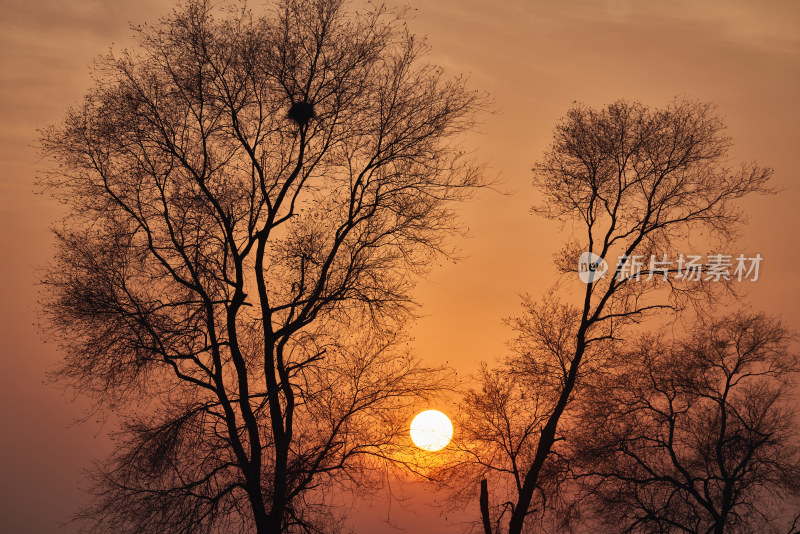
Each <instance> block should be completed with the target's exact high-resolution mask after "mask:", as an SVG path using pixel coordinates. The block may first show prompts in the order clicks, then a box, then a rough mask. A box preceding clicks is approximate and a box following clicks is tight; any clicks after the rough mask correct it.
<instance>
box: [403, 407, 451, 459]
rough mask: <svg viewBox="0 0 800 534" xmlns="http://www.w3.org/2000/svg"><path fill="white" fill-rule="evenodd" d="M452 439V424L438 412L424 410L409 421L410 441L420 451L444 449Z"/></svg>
mask: <svg viewBox="0 0 800 534" xmlns="http://www.w3.org/2000/svg"><path fill="white" fill-rule="evenodd" d="M452 438H453V424H452V423H451V422H450V419H448V418H447V416H446V415H445V414H443V413H442V412H440V411H438V410H425V411H424V412H421V413H419V414H417V416H416V417H414V420H413V421H411V441H413V442H414V445H416V446H417V447H419V448H420V449H422V450H426V451H438V450H441V449H444V448H445V447H447V444H448V443H450V440H451V439H452Z"/></svg>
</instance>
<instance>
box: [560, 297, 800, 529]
mask: <svg viewBox="0 0 800 534" xmlns="http://www.w3.org/2000/svg"><path fill="white" fill-rule="evenodd" d="M790 340H791V337H790V335H789V333H788V332H787V331H786V329H785V328H784V327H783V326H782V325H781V324H780V323H779V322H778V321H776V320H774V319H770V318H768V317H766V316H764V315H761V314H758V315H756V314H750V313H742V312H740V313H737V314H735V315H731V316H726V317H720V318H717V319H716V320H713V321H711V322H708V323H701V324H698V325H697V326H696V327H695V328H694V329H693V331H692V332H691V334H690V335H689V336H687V338H686V339H683V340H674V341H673V340H670V339H666V338H665V337H664V335H663V334H662V335H646V336H643V337H642V338H641V339H640V340H639V342H638V343H636V344H635V346H633V347H632V348H631V349H629V350H626V351H625V352H624V353H622V354H618V355H616V357H615V358H614V359H613V360H614V361H615V362H616V365H615V366H613V368H612V369H609V370H608V372H606V373H605V375H604V378H603V379H602V380H599V381H598V382H597V385H596V387H594V388H593V395H591V396H587V397H586V399H585V400H584V402H582V403H581V405H580V416H579V417H578V422H577V424H576V425H575V427H574V432H570V437H571V438H572V439H570V440H569V441H570V442H571V447H573V448H574V450H573V455H572V456H573V458H574V462H573V463H572V468H573V469H575V470H576V471H577V472H578V473H580V476H581V477H583V478H584V490H585V491H586V493H587V494H588V495H589V497H588V502H589V503H590V506H589V507H590V509H591V511H592V512H593V513H592V514H591V517H593V518H594V520H595V521H597V522H598V523H599V524H601V525H604V526H605V527H606V528H611V529H612V530H613V531H614V532H693V533H695V532H698V533H700V532H705V533H709V534H710V533H714V534H722V533H723V532H764V533H768V532H774V533H782V534H785V533H787V532H792V531H793V532H797V528H798V526H799V525H798V524H797V520H798V517H800V445H799V444H800V439H799V438H800V432H798V427H797V423H798V421H797V410H796V398H795V397H794V396H793V395H792V389H791V386H793V385H794V384H793V383H792V382H793V380H795V379H796V378H797V373H798V371H800V365H799V363H800V362H799V361H798V357H797V355H796V354H794V353H792V352H791V351H790V348H789V342H790ZM787 516H788V517H787ZM792 519H794V522H795V524H794V525H793V526H792V527H790V528H789V529H788V530H787V526H788V523H791V521H792ZM784 521H786V522H784Z"/></svg>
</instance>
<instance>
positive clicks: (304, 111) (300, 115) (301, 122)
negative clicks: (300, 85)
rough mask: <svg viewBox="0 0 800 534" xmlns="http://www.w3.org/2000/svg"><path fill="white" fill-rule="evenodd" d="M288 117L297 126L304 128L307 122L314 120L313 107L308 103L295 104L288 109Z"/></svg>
mask: <svg viewBox="0 0 800 534" xmlns="http://www.w3.org/2000/svg"><path fill="white" fill-rule="evenodd" d="M288 117H289V118H290V119H292V120H293V121H294V122H296V123H297V125H298V126H305V125H306V124H308V121H310V120H311V119H313V118H314V106H313V105H312V104H309V103H308V102H295V103H294V104H292V107H290V108H289V114H288Z"/></svg>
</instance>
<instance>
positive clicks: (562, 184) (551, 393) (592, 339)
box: [465, 99, 771, 534]
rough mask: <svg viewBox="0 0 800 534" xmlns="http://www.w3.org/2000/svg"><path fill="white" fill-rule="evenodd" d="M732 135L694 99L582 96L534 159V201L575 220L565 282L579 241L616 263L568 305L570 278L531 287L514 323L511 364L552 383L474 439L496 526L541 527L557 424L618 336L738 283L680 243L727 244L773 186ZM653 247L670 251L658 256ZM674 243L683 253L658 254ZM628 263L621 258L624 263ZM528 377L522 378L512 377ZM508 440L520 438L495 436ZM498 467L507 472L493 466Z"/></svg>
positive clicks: (514, 530) (564, 256) (562, 261)
mask: <svg viewBox="0 0 800 534" xmlns="http://www.w3.org/2000/svg"><path fill="white" fill-rule="evenodd" d="M730 146H731V142H730V139H729V138H728V137H727V136H725V133H724V125H723V123H722V121H721V120H720V119H719V117H718V116H717V114H716V112H715V110H714V107H713V106H711V105H709V104H704V103H700V102H694V101H690V100H685V99H681V100H676V101H674V102H672V103H670V104H669V105H668V106H666V107H665V108H663V109H650V108H648V107H646V106H644V105H642V104H640V103H631V102H625V101H618V102H615V103H613V104H611V105H609V106H607V107H605V108H602V109H599V110H595V109H591V108H587V107H585V106H582V105H576V106H574V107H573V108H572V109H570V110H569V112H568V113H567V115H566V117H565V118H564V119H563V120H562V121H561V123H560V124H559V125H558V126H557V127H556V129H555V132H554V137H553V142H552V145H551V146H550V148H549V149H548V150H547V152H546V153H545V155H544V157H543V159H542V160H541V161H540V162H539V163H537V164H536V165H535V166H534V169H533V170H534V175H535V182H534V183H535V185H536V186H537V188H538V189H539V191H540V193H541V195H542V201H541V203H540V204H539V205H538V206H537V207H535V208H534V211H535V212H536V213H538V214H540V215H543V216H545V217H547V218H549V219H553V220H557V221H560V222H562V223H563V224H564V225H565V226H568V227H569V228H570V229H571V230H572V236H571V238H570V240H569V241H568V242H567V244H566V246H565V247H564V249H563V250H561V251H560V252H559V253H558V254H556V266H557V268H558V270H559V271H560V272H561V273H563V274H564V275H566V276H569V277H570V278H571V279H570V280H568V282H572V283H575V284H580V282H579V281H578V278H579V276H578V272H579V261H578V260H579V256H580V255H581V254H582V253H592V254H594V255H595V256H593V257H592V258H593V259H596V258H598V257H599V258H603V259H604V260H605V261H606V262H607V264H608V273H606V274H605V276H599V272H598V276H594V277H589V278H587V282H588V283H586V284H585V286H582V287H581V288H580V289H579V290H578V292H577V293H578V303H577V305H574V306H573V305H571V304H567V302H568V301H569V297H568V294H569V292H568V291H566V290H565V287H564V286H562V287H561V289H560V290H559V291H558V293H554V294H552V295H551V296H549V297H547V298H545V299H544V300H543V301H542V302H541V303H540V304H539V303H533V301H531V300H530V299H529V300H528V303H527V304H526V314H525V316H527V317H528V319H525V318H524V317H523V320H522V321H521V322H520V321H518V322H517V325H518V326H523V323H524V327H523V328H522V331H523V332H524V334H525V335H524V336H523V338H524V340H525V343H524V345H521V346H520V345H518V346H517V348H516V349H515V356H514V357H512V358H511V359H510V360H509V361H508V362H507V363H506V365H505V366H503V367H505V371H503V372H504V373H505V374H508V375H509V376H519V375H521V374H522V375H524V374H526V373H544V376H545V378H543V379H531V380H528V382H531V383H537V382H542V381H543V382H544V383H545V384H546V387H539V388H538V389H537V390H535V391H528V392H527V393H525V394H526V395H527V396H528V397H527V401H526V402H527V404H531V403H533V405H534V406H535V410H533V411H526V410H522V411H521V412H517V413H515V418H516V419H519V418H520V416H521V413H528V415H529V420H528V422H527V423H525V425H528V426H527V427H526V426H524V425H523V427H522V428H528V429H527V431H525V432H524V433H520V432H519V431H518V430H519V427H518V428H517V430H514V429H512V428H511V427H510V426H508V427H505V428H503V427H499V428H498V436H497V438H496V439H495V440H494V441H495V442H496V443H495V446H492V447H489V448H488V449H482V446H479V447H477V448H473V449H472V451H471V452H472V453H473V454H477V455H478V456H479V457H481V455H482V456H483V457H481V458H480V461H478V462H477V464H478V465H481V464H484V465H488V466H490V468H487V469H485V470H484V473H486V474H487V476H489V478H488V480H487V482H485V483H482V486H481V494H482V498H481V502H482V503H483V504H485V506H482V516H483V521H482V522H483V525H484V531H485V532H487V533H489V532H492V531H493V530H500V529H499V528H498V525H500V517H498V514H499V515H501V516H502V514H506V513H508V514H509V516H508V517H509V519H508V523H507V524H508V532H509V533H511V534H519V533H520V532H522V531H523V529H524V530H527V531H530V530H533V529H535V528H536V527H535V525H534V520H535V519H536V518H538V519H541V518H542V515H541V512H542V511H543V510H544V508H545V507H546V505H547V504H548V503H552V502H554V500H555V499H554V497H555V495H553V494H552V493H550V494H548V491H547V488H548V487H553V483H554V480H555V479H553V480H546V478H547V477H546V476H544V475H543V473H553V476H556V475H557V473H558V472H559V469H557V468H556V464H557V463H558V462H559V458H560V453H559V450H558V447H556V444H557V442H560V441H561V440H562V439H563V435H562V434H561V432H560V430H559V428H560V424H562V423H563V421H562V419H563V418H565V417H569V414H568V413H567V408H568V406H569V405H570V403H571V402H572V401H573V400H574V399H575V396H576V395H578V394H579V393H580V388H581V385H582V382H583V379H582V377H583V376H586V375H589V374H591V371H592V369H597V368H599V367H601V366H602V364H603V359H604V358H605V357H606V354H607V346H608V345H609V344H613V343H615V342H617V341H618V340H620V339H622V336H623V334H624V332H625V331H626V328H630V327H631V326H632V325H633V324H636V323H639V322H641V321H642V320H644V319H646V318H647V317H648V316H652V315H653V314H654V313H655V312H664V313H667V312H670V313H671V312H672V311H675V310H680V309H683V308H685V307H686V306H687V305H688V304H691V303H699V302H706V301H707V299H709V298H717V297H719V296H720V295H722V294H724V293H727V292H728V291H729V290H730V289H731V281H732V280H731V279H728V280H726V279H725V278H723V277H718V278H719V281H718V283H716V282H715V281H714V280H709V279H707V278H706V275H705V274H703V275H701V276H699V277H697V276H695V274H692V275H691V276H686V275H687V270H686V269H685V265H683V264H682V263H680V261H677V260H678V259H679V258H680V257H681V256H680V253H684V252H689V253H691V252H693V251H687V250H681V249H680V246H681V245H686V243H687V238H689V237H698V236H702V239H701V240H700V242H702V244H703V246H704V247H712V250H716V251H717V252H720V253H725V252H728V251H727V249H726V247H727V245H729V244H730V243H731V242H732V240H733V239H734V238H735V237H736V235H737V232H738V230H739V228H740V224H741V222H742V218H743V217H742V213H741V212H740V211H739V209H738V208H737V207H736V204H735V202H736V201H737V200H738V199H740V198H742V197H744V196H746V195H748V194H750V193H754V192H766V191H768V185H767V182H768V180H769V177H770V175H771V170H770V169H766V168H762V167H759V166H757V165H754V164H745V165H741V166H740V167H738V168H733V169H732V168H730V167H729V166H728V165H729V163H728V162H729V157H730V155H729V149H730ZM704 250H707V249H704ZM651 256H652V257H655V258H657V259H658V260H659V263H658V264H654V263H650V262H648V259H650V258H651ZM665 256H666V257H667V258H672V261H674V262H675V263H673V264H672V265H665V264H666V262H663V263H661V260H662V259H663V258H664V257H665ZM618 259H621V260H619V261H618ZM634 262H636V265H637V267H636V268H635V269H634V268H633V265H634ZM618 265H619V266H621V267H622V268H621V269H619V270H618V272H615V271H617V269H616V267H617V266H618ZM634 274H637V275H638V276H636V275H634ZM631 275H634V276H631ZM695 278H696V279H695ZM518 330H519V328H518ZM601 349H602V350H601ZM487 376H491V375H487ZM484 383H486V380H485V379H484ZM525 383H526V381H525V380H523V379H520V378H516V379H515V383H514V386H515V387H519V386H524V385H525ZM490 391H491V388H489V389H487V388H486V387H485V386H484V387H483V389H482V390H478V391H477V393H478V394H479V395H478V397H476V396H475V395H472V396H469V397H467V399H466V400H467V402H471V403H475V402H476V399H477V398H479V397H483V400H484V401H486V402H487V404H488V405H492V404H495V405H496V403H495V402H494V401H493V400H492V399H490V398H488V392H490ZM522 394H523V392H519V393H518V395H519V396H520V398H521V395H522ZM531 395H533V396H534V397H533V398H532V397H531ZM495 408H496V409H495V410H494V411H487V412H486V413H487V416H486V417H487V418H492V417H496V416H497V415H498V414H499V413H500V410H499V408H501V406H500V405H496V406H495ZM474 421H476V422H477V421H479V419H475V420H474ZM503 441H505V442H507V443H511V444H514V446H513V447H508V446H505V445H504V446H501V447H499V448H498V447H497V446H496V445H497V444H501V445H502V444H503ZM465 445H466V446H467V447H469V442H465ZM482 450H483V451H485V452H481V451H482ZM487 452H488V454H489V456H486V454H487ZM492 455H493V456H492ZM473 463H475V462H474V461H473ZM498 471H499V472H500V473H501V478H505V481H503V480H497V479H496V477H495V478H494V479H493V478H492V473H493V472H498ZM509 473H511V477H510V478H511V480H512V483H510V484H509V483H508V474H509ZM498 486H499V488H500V493H501V494H502V495H501V496H498V497H497V499H499V502H495V503H491V502H490V499H489V496H490V495H493V494H494V493H496V492H494V489H497V487H498ZM473 488H474V485H473ZM507 490H508V491H507ZM534 499H536V501H535V503H534ZM502 503H506V504H502ZM491 510H495V516H494V517H490V515H491Z"/></svg>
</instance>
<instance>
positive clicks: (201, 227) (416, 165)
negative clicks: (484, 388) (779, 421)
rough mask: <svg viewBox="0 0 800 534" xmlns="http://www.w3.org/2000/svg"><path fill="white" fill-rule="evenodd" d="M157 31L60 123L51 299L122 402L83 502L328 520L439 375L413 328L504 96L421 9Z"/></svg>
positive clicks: (178, 524) (153, 519) (259, 523)
mask: <svg viewBox="0 0 800 534" xmlns="http://www.w3.org/2000/svg"><path fill="white" fill-rule="evenodd" d="M137 31H138V36H139V45H140V46H139V47H138V48H137V50H135V51H132V52H127V51H126V52H123V53H122V54H118V55H114V54H110V55H108V56H107V57H105V58H103V59H102V60H101V61H100V63H99V67H98V69H97V71H96V76H97V79H98V81H97V84H96V86H95V88H94V89H93V90H92V91H91V92H90V93H89V94H87V96H86V98H85V102H84V104H83V105H82V106H79V107H77V108H74V109H72V110H70V111H69V113H68V115H67V117H66V119H65V120H64V122H63V123H61V124H59V125H57V126H54V127H52V128H50V129H48V130H46V131H45V132H44V134H43V139H42V142H43V147H44V151H45V153H46V154H47V155H48V156H50V157H51V158H52V160H53V161H54V162H56V163H57V164H58V166H57V167H55V168H54V169H53V171H52V172H51V173H49V174H48V175H46V177H45V178H44V179H43V185H44V186H45V187H46V188H47V189H49V190H51V191H53V192H54V194H55V195H56V196H58V197H59V198H61V199H62V200H63V201H64V202H65V204H66V205H67V206H68V207H69V209H70V212H69V215H68V216H67V217H66V219H65V221H64V223H63V224H62V225H61V227H60V228H59V229H58V230H56V237H57V253H56V256H55V259H54V261H53V262H52V265H51V266H50V268H49V270H48V272H47V274H46V276H45V280H44V288H45V296H44V302H43V305H42V309H43V313H44V316H45V319H46V325H47V328H48V332H49V335H51V336H53V337H55V338H57V339H59V340H60V341H61V343H62V346H63V350H64V352H65V355H66V356H65V360H64V363H63V366H62V367H61V369H60V370H59V371H58V373H57V376H58V378H59V379H61V380H64V381H66V383H68V384H71V385H72V386H74V387H75V388H77V390H78V391H79V392H82V393H84V394H87V395H90V396H92V397H93V398H94V399H95V400H96V402H97V406H98V409H103V410H113V411H116V412H118V413H119V414H121V417H124V425H123V428H122V430H121V432H120V433H119V435H118V436H117V437H116V440H117V441H116V442H117V446H116V449H115V451H114V453H113V454H112V456H111V457H110V458H109V460H108V461H107V462H105V463H104V464H102V465H101V466H100V469H99V470H98V472H97V475H96V482H97V484H96V485H95V492H96V494H97V501H96V506H94V507H93V508H91V509H90V510H88V511H87V512H86V514H85V517H86V518H89V519H91V520H92V521H93V523H92V525H94V527H95V529H96V530H98V531H102V532H109V531H113V532H210V531H225V532H233V531H237V530H238V531H242V532H245V531H247V532H250V531H255V532H259V533H268V532H269V533H276V532H286V531H289V532H317V531H322V530H325V529H326V528H327V527H326V522H329V520H331V517H332V516H331V515H330V514H327V513H320V512H321V511H323V510H325V506H326V505H327V504H330V501H331V495H333V494H332V493H331V492H330V491H329V489H330V487H331V485H333V484H344V483H348V482H353V483H359V482H363V479H362V476H361V475H362V474H363V473H364V472H365V470H368V469H369V468H370V467H371V466H374V462H372V461H371V460H370V458H383V457H386V456H387V455H388V454H389V453H390V452H391V449H392V447H395V446H397V439H396V438H397V436H398V434H399V432H401V431H404V430H405V429H404V428H401V425H402V424H403V423H404V422H405V421H404V419H405V418H406V415H405V414H406V413H407V410H408V407H409V406H410V405H411V404H413V403H415V402H418V401H419V399H420V397H425V396H426V395H428V394H430V393H432V392H434V391H436V390H437V389H438V388H439V387H440V386H441V380H442V379H443V378H442V376H441V374H440V373H437V372H436V369H430V368H427V367H425V366H423V365H421V364H420V363H419V362H418V361H417V360H416V359H415V358H414V357H412V356H410V355H409V353H408V349H407V347H406V345H405V338H404V335H403V326H404V324H405V323H406V321H407V319H408V318H409V317H410V316H411V315H412V314H413V303H412V302H411V300H410V298H409V289H410V287H411V285H412V283H413V276H414V273H417V272H423V271H424V270H425V268H426V266H427V265H429V264H430V260H431V258H432V257H435V256H437V255H440V254H447V253H449V249H448V245H447V239H448V236H450V235H452V234H453V232H455V231H457V230H458V228H457V227H456V226H454V222H453V214H452V213H451V211H450V208H451V205H452V203H453V202H455V201H459V200H462V199H464V198H466V197H467V196H468V195H469V194H470V193H471V192H472V191H474V190H475V188H476V187H478V186H480V185H482V183H483V181H482V178H481V169H480V168H479V167H477V166H475V165H473V164H472V163H471V162H470V161H469V160H468V159H465V157H464V155H463V154H462V152H461V151H460V150H459V148H458V145H457V144H456V143H455V137H456V136H457V135H458V134H459V133H460V132H462V131H464V130H465V129H468V128H470V127H471V126H472V125H473V121H474V118H475V116H476V112H478V111H480V110H481V108H482V107H483V105H484V102H485V99H484V97H483V96H482V95H480V94H478V93H475V92H472V91H468V90H466V89H465V86H464V80H462V79H460V78H456V79H448V78H447V77H445V76H444V75H443V73H442V71H441V70H440V69H438V68H436V67H432V66H429V65H427V64H425V63H422V62H421V61H420V55H421V54H423V53H424V52H425V47H424V46H423V45H422V44H420V42H419V41H418V40H417V39H415V38H414V37H413V36H411V35H408V34H407V33H406V31H405V30H404V29H403V25H402V17H401V16H400V15H394V14H392V13H390V12H387V11H386V10H384V9H377V10H375V11H370V12H366V13H357V12H348V11H347V10H346V9H345V7H344V6H343V3H342V1H340V0H314V1H311V2H300V1H296V0H285V1H283V2H281V3H279V4H276V5H274V6H272V7H271V8H270V10H269V11H268V13H267V14H266V15H263V16H256V15H253V14H252V13H251V12H249V11H248V10H245V9H239V8H230V9H227V10H226V9H223V8H215V9H212V8H211V7H210V6H209V5H208V4H207V3H206V2H204V1H200V0H197V1H196V0H188V1H187V2H185V3H183V4H181V5H180V6H179V7H178V8H177V9H176V10H175V11H174V12H173V13H172V14H171V15H170V16H168V17H167V18H165V19H163V20H162V21H161V22H160V23H159V24H156V25H155V26H145V27H143V28H139V29H138V30H137ZM328 526H330V525H328Z"/></svg>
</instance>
